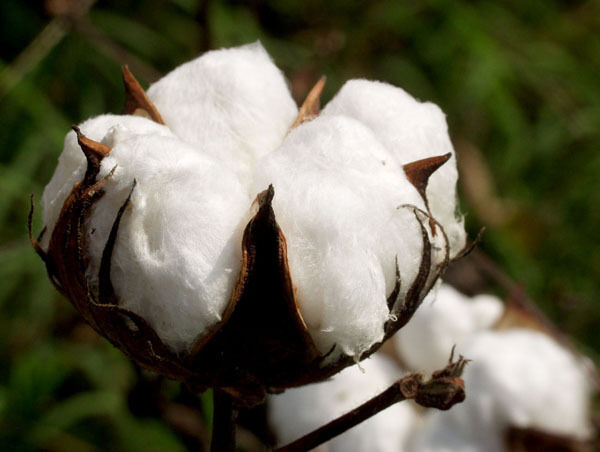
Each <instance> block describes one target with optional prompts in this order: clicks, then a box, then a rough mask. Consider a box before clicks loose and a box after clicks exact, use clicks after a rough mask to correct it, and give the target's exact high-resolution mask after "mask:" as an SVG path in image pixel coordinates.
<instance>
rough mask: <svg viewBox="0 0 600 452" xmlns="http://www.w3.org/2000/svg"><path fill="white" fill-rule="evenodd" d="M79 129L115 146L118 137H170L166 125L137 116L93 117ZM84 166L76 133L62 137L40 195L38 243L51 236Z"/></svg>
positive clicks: (45, 245)
mask: <svg viewBox="0 0 600 452" xmlns="http://www.w3.org/2000/svg"><path fill="white" fill-rule="evenodd" d="M79 129H80V130H81V132H82V133H83V134H84V135H85V136H86V137H88V138H90V139H92V140H94V141H101V142H103V143H104V144H106V145H107V146H114V145H116V144H117V143H118V142H119V141H120V140H121V139H123V138H127V137H129V136H131V135H146V134H157V135H162V136H173V134H172V133H171V132H170V131H169V129H168V128H166V127H165V126H161V125H159V124H156V123H155V122H153V121H150V120H149V119H146V118H140V117H137V116H121V115H101V116H96V117H95V118H91V119H88V120H87V121H84V122H82V123H81V124H80V125H79ZM107 132H108V133H107ZM85 168H86V160H85V155H84V154H83V152H82V151H81V147H79V144H77V136H76V135H75V132H73V131H71V132H69V133H67V135H66V136H65V144H64V147H63V151H62V153H61V154H60V156H59V157H58V165H57V167H56V169H55V170H54V174H53V175H52V179H50V182H49V183H48V185H46V187H45V188H44V194H43V195H42V207H43V210H44V214H43V220H44V224H45V225H46V226H47V230H46V232H45V234H44V237H43V240H42V242H41V245H42V248H44V249H45V248H47V247H48V242H49V240H50V236H51V235H52V231H53V230H54V225H55V224H56V221H57V220H58V216H59V215H60V211H61V209H62V206H63V204H64V202H65V200H66V199H67V196H69V193H71V190H73V185H75V183H76V182H79V181H80V180H81V179H82V178H83V175H84V174H85Z"/></svg>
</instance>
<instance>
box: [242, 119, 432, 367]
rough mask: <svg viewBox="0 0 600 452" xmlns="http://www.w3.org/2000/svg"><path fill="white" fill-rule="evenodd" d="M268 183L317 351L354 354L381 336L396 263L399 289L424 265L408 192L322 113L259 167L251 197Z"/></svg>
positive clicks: (368, 136)
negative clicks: (408, 205) (272, 192)
mask: <svg viewBox="0 0 600 452" xmlns="http://www.w3.org/2000/svg"><path fill="white" fill-rule="evenodd" d="M269 184H273V186H274V189H275V197H274V200H273V207H274V210H275V216H276V219H277V221H278V223H279V225H280V227H281V229H282V231H283V233H284V235H285V237H286V240H287V249H288V260H289V266H290V272H291V276H292V281H293V283H294V285H295V286H296V288H297V295H298V302H299V306H300V310H301V313H302V316H303V317H304V320H305V321H306V323H307V325H308V328H309V331H310V334H311V336H312V337H313V339H315V341H316V345H317V347H318V348H319V349H320V350H321V352H323V353H325V352H328V351H329V349H330V348H331V347H332V346H333V345H334V344H336V345H337V350H338V352H339V351H340V350H341V351H343V352H344V353H346V354H349V355H360V353H362V352H364V351H365V350H366V349H368V348H369V347H370V346H371V345H372V344H373V343H375V342H377V341H379V340H381V339H382V337H383V324H384V323H385V321H386V320H387V319H388V316H389V310H388V307H387V304H386V298H387V296H388V295H389V293H390V292H391V291H392V289H393V286H394V273H395V263H394V261H395V258H396V256H397V257H398V265H399V268H400V273H401V276H402V281H403V290H404V291H406V290H407V289H408V287H409V286H410V284H411V282H412V280H413V279H414V278H415V276H416V274H417V270H418V266H419V262H420V260H421V250H422V240H421V233H420V229H419V225H418V222H417V220H416V219H415V217H414V215H413V213H412V212H411V211H409V210H408V209H398V206H399V205H401V204H404V203H411V204H416V205H421V206H422V201H421V199H420V198H419V196H418V194H417V192H416V190H415V189H414V187H413V186H412V185H411V184H410V183H409V182H408V181H407V180H406V177H405V175H404V173H403V171H402V170H401V168H400V167H399V166H398V165H397V164H396V163H395V162H394V161H393V158H391V156H390V155H389V153H388V152H387V151H386V149H385V148H384V147H383V146H382V145H381V144H380V143H379V141H378V140H377V139H376V138H375V137H374V135H373V134H372V132H371V131H370V130H369V129H368V128H367V127H365V126H364V125H362V124H361V123H359V122H358V121H356V120H354V119H351V118H348V117H343V116H336V117H332V116H329V117H319V118H317V119H315V120H313V121H311V122H308V123H304V124H302V125H301V126H299V127H297V128H296V129H294V130H293V131H292V132H291V133H290V134H289V136H288V137H287V139H286V140H285V142H284V143H283V145H282V146H281V147H279V148H278V149H276V150H275V151H273V152H272V153H270V154H268V155H267V156H265V157H264V158H263V159H261V160H260V161H259V163H258V165H257V170H256V175H255V180H254V191H255V192H258V191H261V190H264V189H265V188H267V186H268V185H269Z"/></svg>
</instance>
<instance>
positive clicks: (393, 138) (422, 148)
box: [322, 80, 466, 255]
mask: <svg viewBox="0 0 600 452" xmlns="http://www.w3.org/2000/svg"><path fill="white" fill-rule="evenodd" d="M339 114H342V115H346V116H350V117H352V118H355V119H357V120H359V121H360V122H362V123H363V124H365V125H366V126H367V127H369V128H370V129H371V130H372V131H373V133H374V134H375V136H376V137H377V139H378V140H379V141H380V142H381V143H382V144H383V145H384V146H385V147H386V149H387V150H388V151H389V152H390V153H391V154H392V155H393V156H394V159H395V160H396V162H397V163H398V164H400V165H405V164H407V163H410V162H412V161H415V160H420V159H424V158H427V157H433V156H438V155H443V154H446V153H448V152H450V153H451V154H452V158H451V159H450V160H449V161H448V162H446V163H445V164H444V165H442V167H441V168H439V169H438V170H437V171H436V172H435V173H434V174H433V175H432V176H431V178H430V179H429V184H428V187H427V198H428V200H429V206H430V208H431V213H432V214H433V216H434V217H435V218H436V219H437V220H438V221H439V222H440V223H442V224H443V225H444V229H445V231H446V233H447V235H448V239H449V241H450V248H451V254H452V255H455V254H456V253H457V252H459V251H460V250H461V249H462V248H463V247H464V245H465V240H466V236H465V231H464V226H463V221H462V218H458V219H457V217H456V215H455V213H456V209H457V204H456V181H457V179H458V172H457V169H456V158H455V156H454V149H453V147H452V143H451V142H450V138H449V136H448V126H447V124H446V118H445V115H444V113H443V112H442V111H441V110H440V108H439V107H438V106H437V105H435V104H433V103H431V102H419V101H418V100H416V99H415V98H414V97H412V96H411V95H410V94H408V93H407V92H406V91H404V90H403V89H401V88H398V87H395V86H392V85H389V84H387V83H382V82H374V81H367V80H350V81H348V82H346V83H345V84H344V86H343V87H342V89H341V90H340V91H339V92H338V94H337V95H336V96H335V97H334V98H333V99H332V100H331V102H329V103H328V104H327V106H326V107H325V108H324V109H323V112H322V115H323V116H329V115H339Z"/></svg>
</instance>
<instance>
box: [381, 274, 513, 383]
mask: <svg viewBox="0 0 600 452" xmlns="http://www.w3.org/2000/svg"><path fill="white" fill-rule="evenodd" d="M503 310H504V304H503V303H502V301H501V300H500V299H499V298H497V297H494V296H491V295H478V296H476V297H473V298H470V297H467V296H465V295H463V294H461V293H460V292H458V291H457V290H456V289H454V288H453V287H451V286H449V285H447V284H442V285H441V286H440V287H439V289H437V290H432V291H431V292H430V293H429V295H428V296H427V297H426V298H425V300H423V303H422V305H421V306H420V307H419V309H417V312H416V313H415V314H414V315H413V317H412V319H411V320H410V322H408V324H407V325H406V326H404V327H403V328H402V329H401V330H400V331H399V332H398V333H397V334H396V335H395V336H394V338H393V340H394V342H395V345H396V347H397V350H398V352H399V353H400V355H401V357H402V360H403V362H404V363H405V364H406V365H407V366H408V368H409V369H411V370H415V371H425V372H433V371H435V370H438V369H441V368H443V367H444V366H445V365H446V363H447V362H448V357H449V356H450V352H451V350H452V347H453V346H454V345H456V346H457V350H456V351H457V353H463V346H464V344H465V343H467V342H468V341H469V340H470V339H471V337H472V336H473V335H474V334H476V333H477V332H479V331H482V330H485V329H488V328H490V327H491V326H492V325H493V324H494V323H495V322H496V321H498V320H499V319H500V317H501V315H502V312H503Z"/></svg>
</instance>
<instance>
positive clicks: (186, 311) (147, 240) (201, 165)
mask: <svg viewBox="0 0 600 452" xmlns="http://www.w3.org/2000/svg"><path fill="white" fill-rule="evenodd" d="M115 124H116V125H115ZM140 125H142V126H143V127H138V126H140ZM102 128H104V133H102ZM81 130H82V132H83V133H84V134H86V135H88V136H89V137H90V138H92V139H96V140H102V141H103V142H105V144H107V145H109V146H111V147H112V150H111V152H110V154H109V156H108V157H106V158H104V159H103V161H102V167H101V172H100V175H99V177H103V176H106V175H107V174H108V173H109V172H110V171H111V170H112V169H113V168H116V169H115V171H114V174H113V175H112V176H111V177H110V179H109V180H108V182H107V183H106V185H105V187H104V190H105V195H104V196H103V197H102V198H101V199H100V200H99V201H98V202H97V203H95V204H94V206H93V208H92V212H91V215H90V217H89V219H88V223H87V230H88V242H89V248H88V250H89V255H88V257H89V263H88V268H87V273H88V279H89V281H90V283H91V286H92V289H95V288H96V287H97V276H98V271H99V265H100V260H101V257H102V252H103V250H104V247H105V244H106V241H107V239H108V234H109V232H110V229H111V227H112V224H113V221H114V219H115V217H116V215H117V211H118V210H119V208H120V206H121V205H122V204H123V202H124V201H125V199H126V197H127V194H128V193H129V191H130V189H131V187H132V184H133V181H134V179H135V180H136V182H137V185H136V187H135V189H134V191H133V196H132V198H131V205H130V208H129V209H128V210H127V211H126V212H125V214H124V215H123V218H122V221H121V224H120V228H119V235H118V238H117V242H116V246H115V249H114V252H113V257H112V261H111V262H112V267H111V280H112V282H113V286H114V288H115V292H116V294H117V296H118V297H119V300H120V304H121V306H123V307H125V308H127V309H130V310H132V311H133V312H135V313H137V314H139V315H141V316H142V317H143V318H144V319H145V320H146V321H148V322H149V323H150V325H151V326H152V327H153V328H154V329H155V331H156V332H157V333H158V335H159V336H160V337H161V339H162V340H163V341H164V342H165V343H166V344H167V345H169V346H170V347H171V348H172V349H173V350H175V351H183V350H187V349H189V348H190V347H191V346H192V345H193V342H194V340H195V339H196V338H197V337H198V336H199V335H201V334H202V333H203V332H205V331H206V329H207V328H209V327H210V326H212V325H214V324H215V323H216V322H218V321H219V320H220V318H221V313H222V312H223V310H224V308H225V306H226V304H227V302H228V301H229V298H230V295H231V291H232V288H233V285H234V284H235V281H236V279H237V276H238V274H239V267H240V260H241V257H240V243H241V232H242V228H243V227H244V225H245V222H244V220H246V221H247V218H246V216H247V212H248V208H249V206H250V202H251V200H250V198H249V197H248V194H247V191H246V190H245V189H244V187H243V186H242V185H241V183H240V182H239V180H238V178H237V176H236V175H235V174H234V173H233V172H231V170H229V169H228V168H227V167H225V166H224V165H222V164H221V163H220V162H218V161H217V160H215V159H213V158H212V157H211V156H207V155H203V154H201V153H200V152H198V151H197V150H196V149H194V148H192V147H190V146H189V145H187V144H186V143H184V142H182V141H180V140H178V139H177V138H175V137H174V136H173V135H172V134H171V133H170V132H168V130H167V129H166V128H165V127H163V126H159V125H156V124H154V123H151V122H150V121H147V120H145V119H143V118H134V117H100V118H95V119H93V120H90V121H87V122H86V123H84V124H82V126H81ZM65 143H66V144H65V150H64V152H63V156H61V159H60V161H61V164H60V165H59V169H57V172H56V174H55V176H54V178H53V181H52V184H55V186H56V187H61V189H60V190H59V191H58V193H59V195H60V196H61V197H63V196H66V195H63V194H64V193H68V192H69V191H70V190H71V189H72V183H73V180H78V179H80V178H81V176H82V175H83V172H84V171H85V165H86V161H85V158H83V157H81V156H82V155H83V153H82V151H81V149H79V146H78V145H77V142H76V140H75V138H74V136H73V134H71V133H70V134H69V135H68V136H67V139H66V140H65ZM76 149H78V151H77V150H76ZM63 187H64V188H63ZM52 188H53V187H52ZM49 190H51V189H50V188H48V189H47V191H48V192H50V191H49ZM53 192H54V193H56V191H54V190H53ZM45 199H46V200H50V202H48V201H46V202H45V207H46V205H48V206H49V207H46V209H45V215H44V217H45V218H48V219H49V220H47V221H52V218H53V217H54V216H57V215H58V214H57V213H56V212H55V211H53V209H54V208H55V206H57V205H61V202H60V201H61V200H60V199H58V200H57V196H55V197H54V199H51V198H50V197H49V196H48V197H47V198H45ZM54 221H55V220H54ZM47 224H52V223H50V222H49V223H47Z"/></svg>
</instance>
